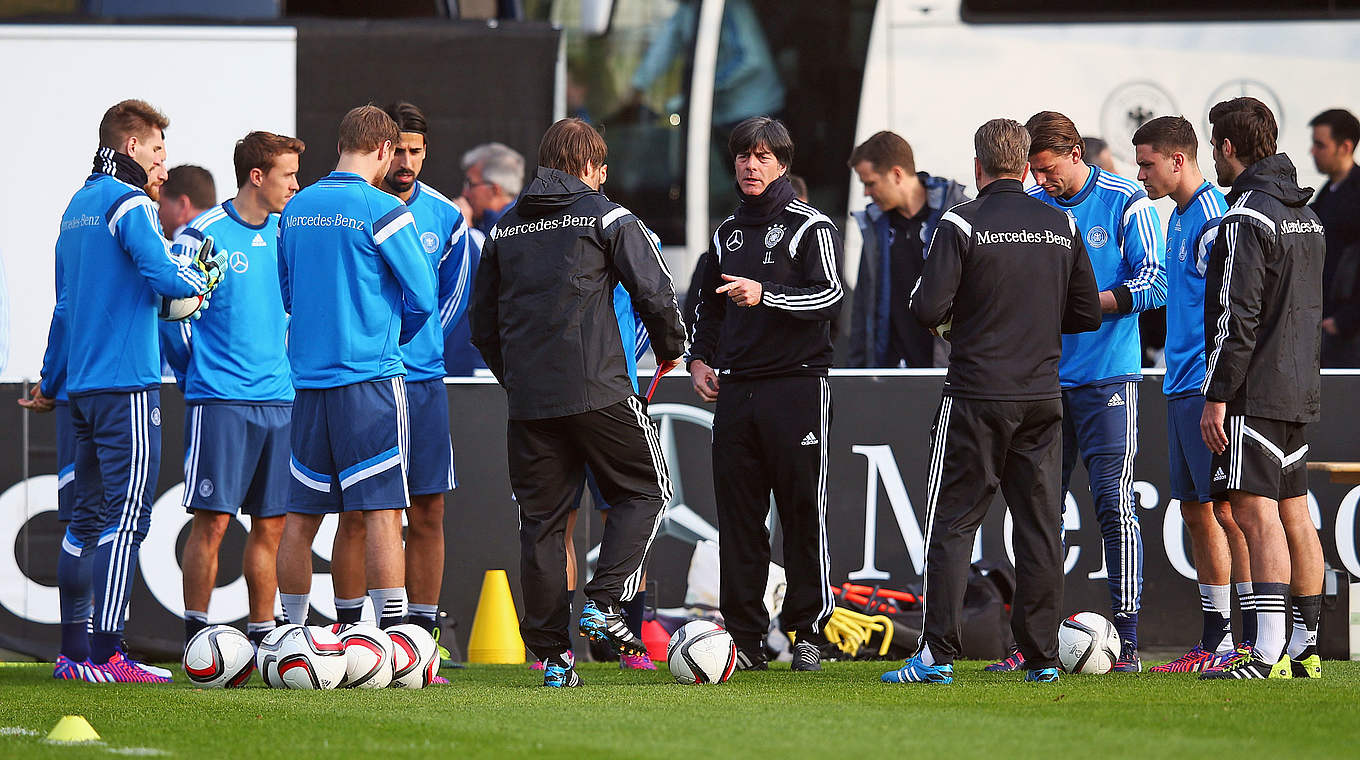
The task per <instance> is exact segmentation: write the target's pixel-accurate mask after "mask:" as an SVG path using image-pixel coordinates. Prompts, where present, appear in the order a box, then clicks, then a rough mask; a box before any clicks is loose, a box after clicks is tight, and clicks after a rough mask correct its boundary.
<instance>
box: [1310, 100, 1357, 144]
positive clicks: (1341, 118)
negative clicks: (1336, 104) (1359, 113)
mask: <svg viewBox="0 0 1360 760" xmlns="http://www.w3.org/2000/svg"><path fill="white" fill-rule="evenodd" d="M1308 126H1310V127H1328V128H1330V129H1331V130H1332V139H1333V140H1335V141H1337V142H1345V141H1347V140H1349V141H1350V143H1351V150H1355V147H1356V146H1357V145H1360V120H1357V119H1356V118H1355V114H1353V113H1351V112H1350V111H1347V110H1346V109H1344V108H1329V109H1327V110H1326V111H1323V112H1322V113H1320V114H1318V115H1317V116H1314V117H1313V120H1312V121H1310V122H1308Z"/></svg>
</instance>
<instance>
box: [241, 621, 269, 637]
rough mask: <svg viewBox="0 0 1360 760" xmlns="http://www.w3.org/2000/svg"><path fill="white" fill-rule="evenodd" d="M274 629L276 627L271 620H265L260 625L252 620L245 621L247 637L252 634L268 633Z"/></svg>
mask: <svg viewBox="0 0 1360 760" xmlns="http://www.w3.org/2000/svg"><path fill="white" fill-rule="evenodd" d="M275 627H276V625H275V623H274V621H273V620H265V621H264V622H260V623H257V622H255V621H254V620H247V621H246V634H247V635H249V634H252V633H268V632H270V631H272V630H274V628H275Z"/></svg>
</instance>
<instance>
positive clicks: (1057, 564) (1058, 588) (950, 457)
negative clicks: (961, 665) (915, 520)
mask: <svg viewBox="0 0 1360 760" xmlns="http://www.w3.org/2000/svg"><path fill="white" fill-rule="evenodd" d="M1062 409H1063V408H1062V400H1061V399H1057V398H1055V399H1050V400H1044V401H982V400H977V399H965V398H953V397H951V396H945V397H944V399H943V400H942V401H941V402H940V411H939V414H938V415H937V416H936V418H935V429H934V430H933V431H932V434H931V435H932V441H931V447H930V463H929V476H928V479H927V489H926V522H927V527H926V583H925V632H924V635H923V639H924V640H925V643H926V645H928V646H929V647H930V653H931V655H932V656H933V657H934V658H935V661H936V662H937V663H941V664H943V663H950V662H953V661H954V658H956V657H958V655H959V646H960V643H959V642H960V638H961V633H962V631H961V625H962V611H963V596H964V591H965V590H966V589H967V587H968V567H969V563H970V562H971V559H972V554H973V538H974V536H975V534H976V533H977V529H978V526H980V525H981V524H982V520H983V518H984V517H986V516H987V508H988V507H989V506H990V505H991V503H992V497H993V496H994V495H995V494H996V489H997V486H998V485H1000V487H1001V494H1002V496H1004V497H1005V499H1006V505H1007V506H1008V507H1009V508H1010V510H1011V517H1012V520H1013V522H1014V527H1015V533H1014V545H1015V580H1016V582H1015V586H1016V589H1015V602H1014V604H1013V605H1012V611H1011V630H1012V631H1013V632H1014V634H1015V641H1016V643H1017V644H1019V645H1020V652H1021V653H1022V654H1024V655H1025V661H1026V664H1027V666H1028V667H1031V668H1048V667H1056V666H1057V664H1058V624H1059V623H1060V622H1061V618H1062V615H1061V613H1060V612H1059V606H1060V605H1061V603H1062V594H1063V559H1062V541H1061V536H1060V535H1059V526H1060V524H1061V522H1062V511H1061V505H1062V496H1063V495H1062V420H1063V411H1062Z"/></svg>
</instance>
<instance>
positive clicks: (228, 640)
mask: <svg viewBox="0 0 1360 760" xmlns="http://www.w3.org/2000/svg"><path fill="white" fill-rule="evenodd" d="M181 664H183V665H184V673H185V675H187V676H189V680H190V681H193V682H194V683H195V684H197V685H199V686H203V687H205V688H209V689H230V688H234V687H237V686H240V685H242V684H244V683H245V682H246V681H249V680H250V673H251V671H253V670H255V647H254V646H253V645H252V644H251V643H250V639H248V638H246V635H245V634H244V633H241V632H240V631H238V630H236V629H235V628H232V627H231V626H229V625H210V626H208V627H207V628H204V629H203V630H201V631H199V632H198V633H197V634H195V635H194V637H193V638H192V639H189V645H188V646H186V647H184V660H183V662H182V663H181Z"/></svg>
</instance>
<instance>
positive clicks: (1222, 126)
mask: <svg viewBox="0 0 1360 760" xmlns="http://www.w3.org/2000/svg"><path fill="white" fill-rule="evenodd" d="M1209 123H1210V124H1212V125H1213V129H1214V131H1213V143H1214V147H1216V148H1217V147H1219V146H1220V145H1222V144H1223V141H1224V140H1228V141H1230V142H1232V144H1233V150H1234V151H1235V152H1236V154H1237V160H1238V161H1241V162H1242V165H1243V166H1251V165H1252V164H1254V163H1256V162H1257V161H1260V160H1261V159H1263V158H1266V157H1268V156H1273V155H1275V150H1276V148H1275V140H1276V138H1277V137H1278V136H1279V133H1280V128H1279V127H1278V126H1276V124H1275V114H1273V113H1271V112H1270V107H1269V106H1267V105H1266V104H1265V103H1262V102H1261V101H1259V100H1257V99H1256V98H1251V97H1245V96H1244V97H1240V98H1233V99H1232V100H1225V101H1223V102H1221V103H1218V104H1216V105H1215V106H1214V107H1213V108H1210V109H1209Z"/></svg>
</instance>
